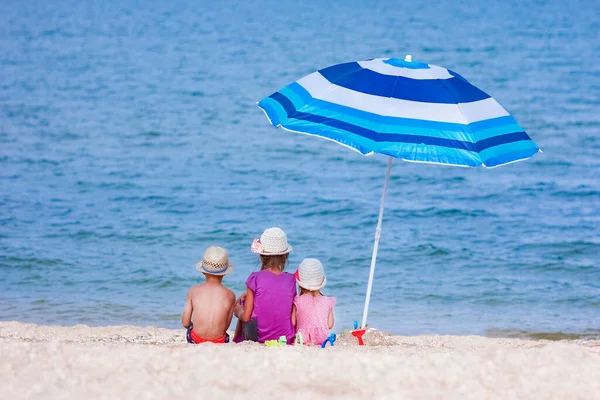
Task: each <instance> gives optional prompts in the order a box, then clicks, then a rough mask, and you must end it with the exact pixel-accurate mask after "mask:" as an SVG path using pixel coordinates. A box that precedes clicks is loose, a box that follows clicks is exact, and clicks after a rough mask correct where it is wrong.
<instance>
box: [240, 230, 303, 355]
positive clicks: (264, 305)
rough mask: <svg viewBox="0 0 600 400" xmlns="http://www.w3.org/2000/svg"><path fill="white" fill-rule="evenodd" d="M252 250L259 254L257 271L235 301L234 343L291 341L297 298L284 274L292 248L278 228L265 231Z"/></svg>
mask: <svg viewBox="0 0 600 400" xmlns="http://www.w3.org/2000/svg"><path fill="white" fill-rule="evenodd" d="M251 250H252V252H254V253H257V254H260V261H261V268H260V271H257V272H253V273H251V274H250V276H249V277H248V279H247V280H246V287H247V289H246V292H245V293H244V294H242V295H241V296H240V298H239V299H238V300H237V302H236V304H235V306H234V308H233V313H234V315H235V316H236V317H237V318H238V319H239V322H238V324H237V327H236V331H235V335H234V338H233V341H234V342H236V343H238V342H241V341H243V340H253V341H257V342H259V343H264V342H265V341H267V340H277V339H279V338H280V337H281V336H285V337H286V339H287V341H288V343H290V344H291V343H292V341H293V340H294V335H295V332H294V326H293V325H292V305H293V302H294V297H295V296H296V280H295V279H294V275H293V274H290V273H287V272H283V270H284V268H285V265H286V264H287V260H288V254H289V252H290V251H292V246H290V245H289V244H288V241H287V236H286V234H285V232H284V231H283V230H281V229H279V228H269V229H266V230H265V231H264V232H263V234H262V235H261V237H260V239H255V240H254V242H253V243H252V246H251Z"/></svg>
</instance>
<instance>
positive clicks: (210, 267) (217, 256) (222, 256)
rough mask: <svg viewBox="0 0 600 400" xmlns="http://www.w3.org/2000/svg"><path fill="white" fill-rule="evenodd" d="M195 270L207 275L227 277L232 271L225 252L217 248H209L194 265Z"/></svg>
mask: <svg viewBox="0 0 600 400" xmlns="http://www.w3.org/2000/svg"><path fill="white" fill-rule="evenodd" d="M196 269H197V270H198V271H200V272H203V273H205V274H209V275H227V274H228V273H230V272H231V271H233V264H232V263H231V261H229V257H228V256H227V250H225V249H224V248H222V247H219V246H211V247H209V248H208V249H206V251H205V252H204V256H203V257H202V260H201V261H200V262H199V263H198V264H196Z"/></svg>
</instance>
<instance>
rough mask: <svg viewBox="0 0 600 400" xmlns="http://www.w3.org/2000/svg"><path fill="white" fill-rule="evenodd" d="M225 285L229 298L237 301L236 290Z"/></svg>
mask: <svg viewBox="0 0 600 400" xmlns="http://www.w3.org/2000/svg"><path fill="white" fill-rule="evenodd" d="M223 287H224V288H225V291H226V292H227V298H228V299H231V301H235V299H236V296H235V292H234V291H233V290H231V289H229V288H228V287H226V286H223Z"/></svg>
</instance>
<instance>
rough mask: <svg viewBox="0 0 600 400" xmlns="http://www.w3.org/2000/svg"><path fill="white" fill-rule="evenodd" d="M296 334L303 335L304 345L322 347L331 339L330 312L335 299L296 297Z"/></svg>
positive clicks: (308, 296)
mask: <svg viewBox="0 0 600 400" xmlns="http://www.w3.org/2000/svg"><path fill="white" fill-rule="evenodd" d="M294 304H295V305H296V333H301V334H302V340H303V341H304V344H315V345H321V344H322V343H323V342H324V341H325V340H326V339H327V338H328V337H329V323H328V319H329V312H331V310H332V309H333V306H334V305H335V297H327V296H312V295H310V294H305V295H302V296H296V298H295V299H294Z"/></svg>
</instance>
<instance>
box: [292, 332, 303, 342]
mask: <svg viewBox="0 0 600 400" xmlns="http://www.w3.org/2000/svg"><path fill="white" fill-rule="evenodd" d="M294 344H304V339H302V333H300V332H298V333H296V337H295V338H294Z"/></svg>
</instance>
